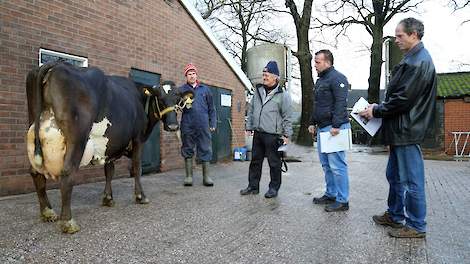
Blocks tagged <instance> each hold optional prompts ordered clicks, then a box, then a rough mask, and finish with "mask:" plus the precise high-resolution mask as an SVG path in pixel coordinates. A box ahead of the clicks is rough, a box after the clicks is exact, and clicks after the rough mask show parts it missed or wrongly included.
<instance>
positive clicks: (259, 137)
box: [240, 61, 292, 198]
mask: <svg viewBox="0 0 470 264" xmlns="http://www.w3.org/2000/svg"><path fill="white" fill-rule="evenodd" d="M291 116H292V101H291V98H290V95H289V94H288V93H287V92H286V91H284V89H283V88H282V87H281V86H280V85H279V68H278V67H277V63H276V61H270V62H268V64H267V65H266V67H265V68H264V70H263V85H260V86H257V87H256V88H255V94H254V95H253V99H252V100H251V104H250V107H249V110H248V120H247V122H246V133H247V134H250V135H251V134H253V133H254V136H253V148H252V149H253V155H252V159H251V163H250V169H249V173H248V187H247V188H245V189H243V190H241V191H240V194H241V195H248V194H258V193H259V182H260V180H261V169H262V167H263V160H264V157H267V158H268V162H269V169H270V176H271V182H270V183H269V190H268V191H267V192H266V194H265V195H264V197H266V198H273V197H276V196H277V193H278V191H279V188H280V187H281V157H280V155H279V153H278V151H277V149H278V148H279V147H280V146H281V145H282V144H287V143H288V141H289V140H288V139H289V138H290V137H291V135H292V123H291Z"/></svg>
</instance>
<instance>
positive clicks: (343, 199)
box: [317, 123, 351, 203]
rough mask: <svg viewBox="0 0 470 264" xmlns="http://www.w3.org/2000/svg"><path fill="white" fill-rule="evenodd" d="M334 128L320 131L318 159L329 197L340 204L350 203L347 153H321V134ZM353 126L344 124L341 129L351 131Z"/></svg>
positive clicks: (329, 127) (318, 134)
mask: <svg viewBox="0 0 470 264" xmlns="http://www.w3.org/2000/svg"><path fill="white" fill-rule="evenodd" d="M331 128H332V126H331V125H330V126H326V127H322V128H319V129H318V133H317V142H318V157H319V158H320V163H321V166H322V168H323V171H324V173H325V183H326V191H325V195H326V196H328V197H336V201H337V202H340V203H347V202H349V174H348V164H347V163H346V152H345V151H339V152H332V153H321V141H320V132H327V131H330V129H331ZM349 128H351V125H350V124H349V123H344V124H342V125H341V127H340V129H349Z"/></svg>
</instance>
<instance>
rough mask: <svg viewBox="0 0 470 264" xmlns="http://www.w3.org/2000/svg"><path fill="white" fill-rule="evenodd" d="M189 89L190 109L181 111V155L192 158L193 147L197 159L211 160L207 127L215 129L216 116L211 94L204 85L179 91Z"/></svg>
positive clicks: (187, 86) (187, 87) (182, 89)
mask: <svg viewBox="0 0 470 264" xmlns="http://www.w3.org/2000/svg"><path fill="white" fill-rule="evenodd" d="M188 89H191V90H192V91H193V92H194V99H193V100H194V101H193V104H192V107H191V108H190V109H187V108H185V109H184V110H183V116H182V118H181V126H180V127H181V137H182V141H183V145H182V146H181V155H182V156H183V157H184V158H185V159H186V158H192V157H193V155H194V146H195V145H196V147H197V158H198V159H200V160H201V161H210V160H211V159H212V140H211V132H210V130H209V127H213V128H215V127H216V114H215V108H214V102H213V100H212V94H211V91H210V90H209V88H208V87H207V86H205V85H202V84H198V85H197V86H196V87H195V88H193V87H192V86H191V85H189V84H185V85H183V86H181V87H180V90H181V91H184V90H188Z"/></svg>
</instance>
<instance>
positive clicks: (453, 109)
mask: <svg viewBox="0 0 470 264" xmlns="http://www.w3.org/2000/svg"><path fill="white" fill-rule="evenodd" d="M453 131H467V132H468V131H470V103H466V102H464V100H463V99H446V100H445V101H444V135H445V147H446V150H447V153H448V154H451V155H454V154H455V148H454V147H451V148H448V147H449V144H450V143H451V142H452V138H453V137H452V135H451V133H450V132H453ZM463 139H465V138H463ZM469 143H470V142H469ZM452 144H453V143H452ZM460 146H461V147H462V146H463V141H461V144H460ZM460 149H461V148H460ZM467 149H468V146H467ZM467 154H468V152H467Z"/></svg>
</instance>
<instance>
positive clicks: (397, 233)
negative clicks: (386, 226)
mask: <svg viewBox="0 0 470 264" xmlns="http://www.w3.org/2000/svg"><path fill="white" fill-rule="evenodd" d="M388 234H389V235H390V236H391V237H396V238H425V237H426V232H418V231H417V230H415V229H413V228H410V227H407V226H404V227H402V228H400V229H395V230H391V231H388Z"/></svg>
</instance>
